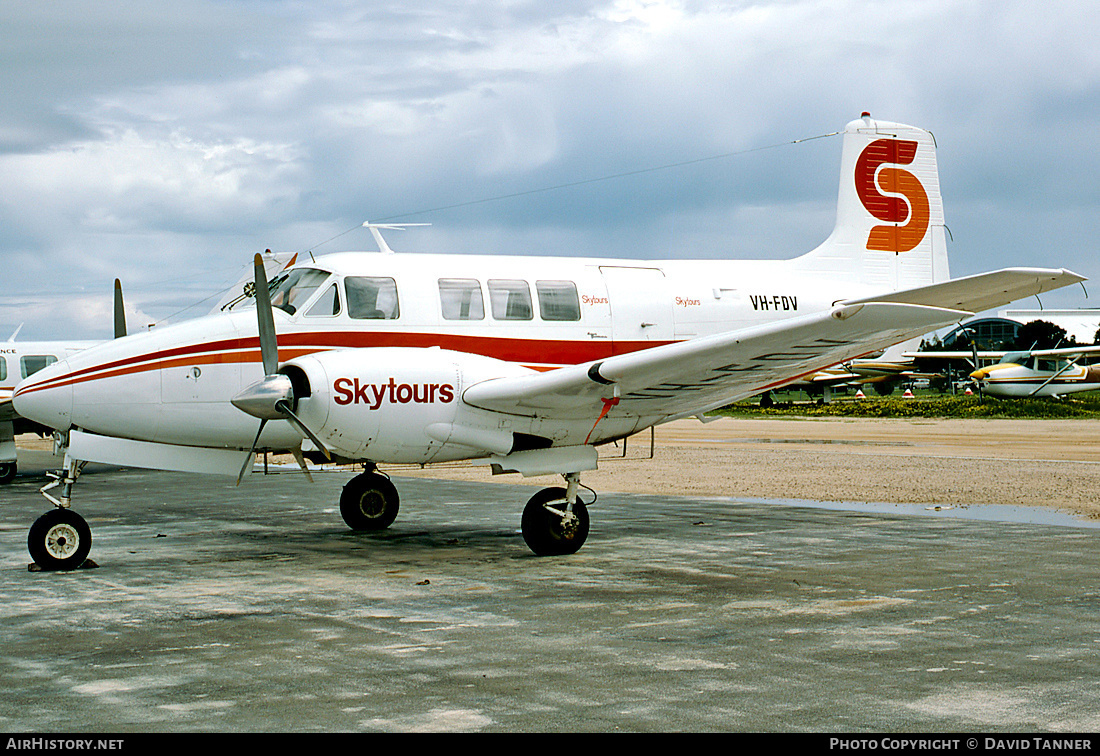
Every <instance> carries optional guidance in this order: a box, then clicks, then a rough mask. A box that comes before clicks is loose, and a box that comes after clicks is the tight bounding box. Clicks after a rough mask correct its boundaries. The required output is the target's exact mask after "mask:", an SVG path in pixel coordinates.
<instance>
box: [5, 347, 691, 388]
mask: <svg viewBox="0 0 1100 756" xmlns="http://www.w3.org/2000/svg"><path fill="white" fill-rule="evenodd" d="M278 343H279V356H280V358H281V359H282V361H286V360H290V359H294V358H295V357H301V356H302V355H306V354H312V353H314V352H322V351H329V350H332V349H365V348H371V347H398V346H399V347H419V348H427V347H439V348H441V349H447V350H450V351H455V352H465V353H468V354H477V355H482V356H485V357H492V358H495V359H498V360H503V361H505V362H513V363H517V364H524V365H530V366H531V367H534V368H535V369H553V366H562V365H575V364H579V363H583V362H591V361H593V360H598V359H606V358H607V357H610V356H612V355H613V354H625V353H628V352H636V351H638V350H641V349H648V348H650V347H654V346H660V345H662V344H669V343H672V342H671V341H628V342H622V341H620V342H611V341H598V342H595V341H567V340H561V339H516V338H506V337H495V336H463V335H455V334H440V333H417V332H402V331H376V332H364V331H354V332H346V331H315V332H305V333H285V334H280V335H279V336H278ZM234 362H237V363H256V362H262V359H261V356H260V340H259V337H255V336H253V337H246V338H231V339H224V340H222V341H214V342H208V343H200V344H189V345H186V346H180V347H173V348H171V349H164V350H160V351H156V352H151V353H148V354H140V355H134V356H132V357H126V358H123V359H119V360H114V361H111V362H106V363H103V364H101V365H94V366H92V367H87V368H82V369H80V370H75V371H73V372H71V373H66V374H65V375H61V376H58V377H56V378H51V379H49V380H46V381H42V382H41V383H37V384H34V385H31V386H27V387H26V388H25V389H24V390H23V391H21V392H20V393H26V394H30V393H34V392H37V391H43V390H47V389H51V388H59V387H61V386H67V385H76V384H80V383H86V382H88V381H95V380H99V379H102V378H114V377H119V376H123V375H134V374H137V373H144V372H149V371H152V370H163V369H166V368H172V367H183V366H190V365H210V364H224V363H234Z"/></svg>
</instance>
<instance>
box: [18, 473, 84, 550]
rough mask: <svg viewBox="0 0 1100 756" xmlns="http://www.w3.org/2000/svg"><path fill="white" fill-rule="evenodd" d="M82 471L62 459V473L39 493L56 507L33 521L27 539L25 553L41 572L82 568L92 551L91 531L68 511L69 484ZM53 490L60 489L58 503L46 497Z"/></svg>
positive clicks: (82, 520)
mask: <svg viewBox="0 0 1100 756" xmlns="http://www.w3.org/2000/svg"><path fill="white" fill-rule="evenodd" d="M82 467H83V464H82V463H80V462H78V461H76V460H71V459H69V458H68V457H66V460H65V469H64V470H62V471H61V472H60V473H57V474H54V473H51V474H50V475H51V477H52V478H54V482H53V483H50V484H49V485H46V486H44V487H43V488H42V489H41V493H42V495H43V496H45V497H46V498H47V499H49V500H50V501H52V502H53V503H54V504H55V505H56V508H55V509H51V510H50V511H49V512H46V514H44V515H42V516H41V517H39V518H38V519H37V520H35V521H34V524H33V525H31V529H30V533H29V534H28V535H27V551H29V552H30V555H31V559H33V560H34V563H35V564H36V565H38V567H39V569H41V570H48V571H56V570H75V569H77V568H79V567H80V566H81V565H82V564H84V562H85V561H86V560H87V559H88V553H89V552H90V551H91V550H92V529H91V528H90V527H88V523H87V521H85V519H84V518H83V517H81V516H80V515H78V514H77V513H76V512H74V511H72V510H71V509H69V500H70V498H71V496H72V490H73V483H75V482H76V479H77V476H79V475H80V470H81V468H82ZM57 486H60V487H61V498H60V499H56V498H54V497H53V496H51V495H50V494H49V493H48V491H49V490H50V489H52V488H56V487H57Z"/></svg>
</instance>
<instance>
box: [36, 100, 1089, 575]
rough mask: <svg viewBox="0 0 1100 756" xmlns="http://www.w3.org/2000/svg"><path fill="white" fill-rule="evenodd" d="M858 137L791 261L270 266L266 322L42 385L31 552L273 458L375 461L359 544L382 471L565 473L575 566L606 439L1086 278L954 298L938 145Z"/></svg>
mask: <svg viewBox="0 0 1100 756" xmlns="http://www.w3.org/2000/svg"><path fill="white" fill-rule="evenodd" d="M843 139H844V142H843V150H842V157H841V181H840V194H839V202H838V210H837V220H836V227H835V228H834V230H833V232H832V234H831V235H830V236H829V238H828V239H827V240H826V241H825V242H824V243H823V244H822V245H821V246H819V247H818V248H816V249H815V250H813V251H812V252H809V253H808V254H805V255H803V256H801V257H798V258H795V259H791V260H778V261H712V260H690V261H689V260H665V261H660V262H657V261H652V262H650V261H639V260H610V259H608V260H604V259H585V258H571V257H564V258H540V257H504V256H471V255H420V254H412V255H406V254H394V253H390V251H389V248H388V247H387V246H386V245H385V243H384V242H382V243H380V247H381V251H380V253H341V254H334V255H331V256H326V257H323V258H320V259H317V260H316V261H309V262H302V263H299V264H297V265H295V266H294V267H292V268H289V269H288V270H286V271H284V272H282V273H281V274H280V275H278V276H276V277H275V278H274V280H273V281H272V282H271V284H270V286H269V285H268V282H267V280H266V276H265V275H264V273H263V269H262V267H261V266H260V265H259V260H257V271H256V294H257V296H256V298H255V299H256V307H255V308H254V309H253V308H252V307H251V306H249V307H247V308H246V309H245V310H244V311H241V309H240V308H238V309H237V310H234V311H229V312H226V313H221V314H217V315H213V316H208V317H203V318H199V319H196V320H193V321H190V322H186V323H182V324H179V325H176V326H171V327H165V328H158V329H155V330H154V331H151V332H148V333H142V334H137V335H133V336H129V337H126V338H123V339H116V340H114V341H111V342H107V343H105V344H103V345H101V346H97V347H93V348H91V349H87V350H85V351H83V352H80V353H78V354H75V355H73V356H72V357H69V358H67V359H64V360H61V361H59V362H57V363H56V364H54V365H51V366H49V367H48V368H46V369H45V370H42V371H41V372H39V373H37V374H35V375H34V376H32V377H31V378H29V379H28V380H26V381H24V382H23V383H22V384H20V386H19V387H18V389H17V390H16V394H15V406H16V409H17V410H18V411H19V413H20V414H21V415H23V416H24V417H27V418H31V419H34V420H35V421H37V422H40V423H43V424H45V425H49V426H51V427H54V428H57V429H58V430H59V431H60V432H61V433H63V434H67V439H68V449H67V454H66V458H65V469H64V470H63V471H62V472H60V473H59V474H58V481H57V482H55V483H54V484H51V485H50V486H47V487H46V488H45V489H43V493H46V492H47V490H48V489H50V488H52V487H56V486H60V493H61V498H60V499H55V498H54V497H52V496H50V495H49V494H48V493H46V495H47V497H48V498H50V499H51V500H53V501H54V502H55V504H56V505H57V507H56V508H55V509H53V510H51V511H50V512H48V513H46V514H45V515H43V516H42V517H41V518H39V519H38V520H37V521H36V522H35V524H34V525H33V527H32V528H31V531H30V537H29V539H28V542H29V547H30V552H31V555H32V557H33V558H34V560H35V561H36V562H37V563H38V564H39V565H41V566H42V567H43V568H47V569H68V568H73V567H76V566H78V565H79V564H80V563H81V562H82V561H83V560H84V559H85V557H86V556H87V554H88V550H89V547H90V541H91V533H90V530H89V528H88V526H87V524H86V523H85V522H84V520H83V518H81V517H80V516H79V515H77V514H75V513H74V512H72V510H71V509H70V508H69V503H70V498H71V489H72V484H73V482H74V480H75V479H76V476H77V473H78V471H79V468H80V465H81V464H82V463H83V462H85V461H96V462H109V463H121V464H127V465H135V466H147V467H153V468H164V469H175V470H189V471H201V472H219V473H223V474H226V475H237V474H238V471H241V472H242V473H243V472H247V471H250V470H251V469H252V466H253V464H254V461H255V452H256V451H258V450H291V451H293V453H294V454H295V455H296V457H297V458H298V459H299V462H300V463H301V464H302V465H303V467H304V463H303V462H302V458H303V456H305V455H310V456H314V455H316V454H317V453H323V454H324V455H326V456H330V457H332V458H334V459H340V460H343V461H348V460H351V461H355V462H359V463H362V464H363V465H364V467H365V471H364V472H363V473H362V474H360V475H359V476H358V477H356V478H354V479H353V480H351V481H350V482H349V483H348V484H347V485H346V486H345V488H344V491H343V494H342V496H341V501H340V509H341V512H342V514H343V517H344V519H345V521H346V522H347V523H348V524H349V525H350V526H351V527H352V528H354V529H358V530H373V529H379V528H384V527H386V526H388V525H389V524H390V523H391V522H392V521H393V519H394V517H395V516H396V515H397V509H398V495H397V491H396V489H395V488H394V486H393V484H392V483H391V482H390V481H389V479H388V478H387V477H385V476H384V475H383V474H381V473H380V472H378V470H377V469H376V467H375V465H376V464H385V463H431V462H441V461H451V460H461V459H475V460H483V461H484V462H485V463H486V464H490V465H492V467H493V470H494V472H500V471H508V472H519V473H521V474H523V475H525V476H532V475H540V474H561V475H562V476H563V477H564V481H565V485H564V487H553V488H547V489H544V490H542V491H540V492H539V493H537V494H536V495H535V496H534V497H533V498H532V499H531V500H530V501H529V502H528V503H527V505H526V507H525V509H524V512H523V516H522V531H523V536H524V539H525V541H526V542H527V544H528V545H529V547H530V548H531V549H532V550H533V551H534V552H535V553H537V554H569V553H573V552H575V551H576V550H577V549H579V548H580V546H581V545H582V544H583V542H584V540H585V538H586V537H587V534H588V527H589V515H588V511H587V507H586V505H585V502H584V501H583V500H582V499H581V498H580V497H579V496H578V495H577V492H578V487H579V483H580V475H581V473H583V472H585V471H588V470H593V469H595V468H596V461H597V452H596V447H598V446H600V445H601V444H606V443H609V442H611V441H615V440H617V439H621V438H624V437H626V436H629V435H631V434H634V433H637V432H638V431H640V430H643V429H646V428H649V427H651V426H654V425H657V424H660V423H665V422H668V421H670V420H674V419H677V418H682V417H690V416H694V415H701V414H702V413H703V412H706V411H707V410H710V409H713V408H717V407H720V406H722V405H725V404H728V403H730V402H732V401H736V400H738V399H742V398H745V397H749V396H752V395H755V394H759V393H761V392H763V391H766V390H768V389H771V388H775V387H777V386H782V385H784V384H787V383H789V382H791V381H794V380H796V379H798V378H800V377H803V376H807V375H810V374H812V373H814V372H815V371H818V370H821V369H822V368H825V367H828V366H830V365H836V364H837V363H841V362H846V361H848V360H851V359H853V358H856V357H859V356H861V355H865V354H868V353H871V352H875V351H877V350H880V349H883V348H885V347H887V346H889V345H891V344H895V343H897V342H900V341H904V340H906V339H908V338H911V337H913V336H917V335H920V334H924V333H928V332H929V331H932V330H935V329H936V328H939V327H942V326H944V325H947V324H950V323H954V322H956V321H959V320H962V319H963V318H966V317H969V316H970V315H971V314H972V313H974V312H976V311H979V310H985V309H988V308H991V307H998V306H1002V305H1005V304H1007V303H1009V302H1012V301H1014V300H1017V299H1020V298H1023V297H1025V296H1030V295H1034V294H1038V293H1040V292H1043V291H1047V290H1050V289H1054V288H1058V287H1061V286H1066V285H1069V284H1071V283H1076V282H1079V281H1081V280H1083V279H1082V278H1081V277H1080V276H1078V275H1076V274H1074V273H1071V272H1069V271H1066V270H1051V269H1031V268H1026V269H1025V268H1014V269H1006V270H1001V271H997V272H993V273H986V274H981V275H976V276H970V277H967V278H962V279H957V280H949V275H948V265H947V250H946V242H945V237H944V225H943V223H944V221H943V209H942V203H941V200H940V189H939V179H938V174H937V169H936V157H935V143H934V141H933V139H932V135H931V134H929V133H928V132H926V131H923V130H921V129H917V128H913V127H911V126H904V125H900V124H895V123H887V122H884V121H875V120H872V119H871V117H870V115H869V114H864V115H863V117H862V118H860V119H858V120H855V121H853V122H852V123H850V124H848V126H847V127H846V129H845V132H844V138H843ZM374 231H375V232H377V229H374ZM376 237H380V234H377V233H376ZM257 257H259V256H257ZM269 300H270V302H269ZM242 462H243V463H244V468H243V470H242V467H241V465H242ZM238 480H239V478H238Z"/></svg>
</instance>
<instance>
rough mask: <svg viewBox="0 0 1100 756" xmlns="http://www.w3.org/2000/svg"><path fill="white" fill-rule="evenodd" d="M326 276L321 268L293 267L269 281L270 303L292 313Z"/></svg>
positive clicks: (311, 294) (327, 275)
mask: <svg viewBox="0 0 1100 756" xmlns="http://www.w3.org/2000/svg"><path fill="white" fill-rule="evenodd" d="M328 277H329V274H328V273H326V272H325V271H323V270H315V269H313V268H295V269H294V270H291V271H289V272H287V273H285V274H284V275H281V276H279V277H278V278H276V279H275V280H273V281H272V282H271V284H270V286H269V291H270V292H271V305H272V306H273V307H278V308H280V309H282V310H285V311H286V312H288V313H290V314H291V315H293V314H294V313H296V312H297V311H298V308H300V307H301V306H302V305H303V304H304V303H305V302H306V301H307V300H308V299H309V298H310V297H311V296H313V292H315V291H317V287H319V286H320V285H321V284H323V283H324V282H325V280H326V279H328Z"/></svg>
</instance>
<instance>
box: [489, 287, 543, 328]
mask: <svg viewBox="0 0 1100 756" xmlns="http://www.w3.org/2000/svg"><path fill="white" fill-rule="evenodd" d="M489 304H490V305H491V306H492V308H493V317H494V318H496V319H497V320H531V318H532V317H533V315H532V308H531V287H530V286H528V285H527V282H526V281H512V280H505V279H499V278H498V279H495V280H493V279H490V280H489Z"/></svg>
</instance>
